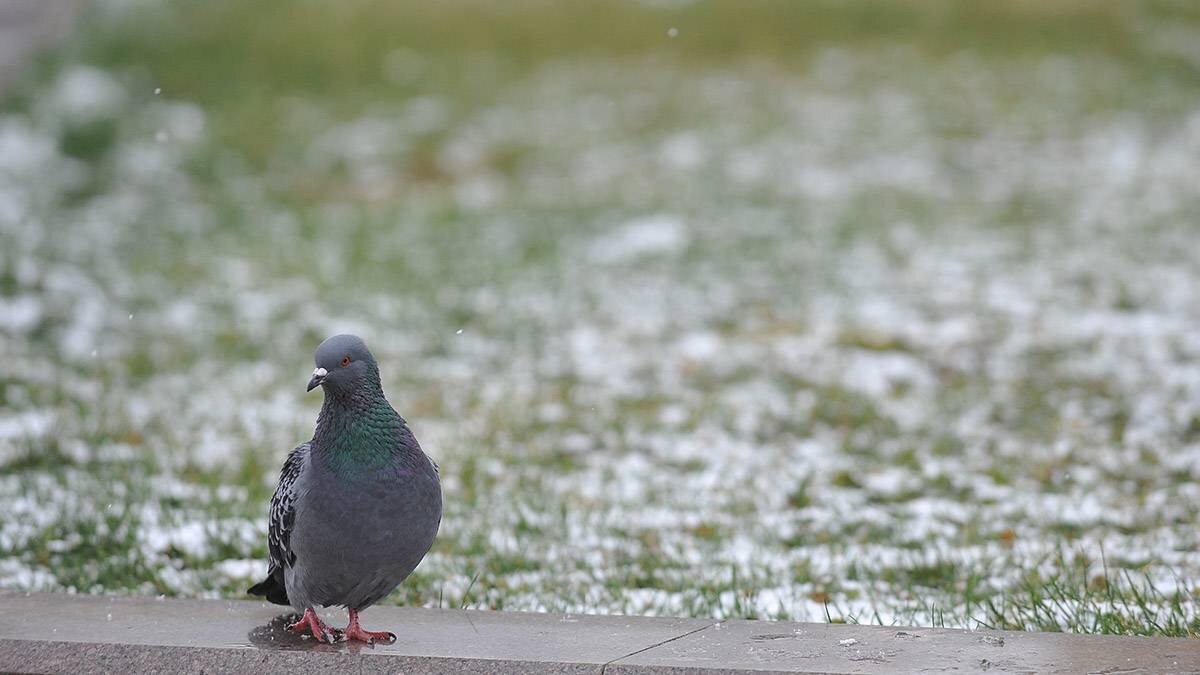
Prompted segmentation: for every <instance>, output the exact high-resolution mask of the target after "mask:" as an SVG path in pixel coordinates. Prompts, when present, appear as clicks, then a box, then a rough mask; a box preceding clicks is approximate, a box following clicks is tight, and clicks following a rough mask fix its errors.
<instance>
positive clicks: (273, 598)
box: [246, 574, 292, 605]
mask: <svg viewBox="0 0 1200 675" xmlns="http://www.w3.org/2000/svg"><path fill="white" fill-rule="evenodd" d="M280 576H282V575H276V574H271V575H269V576H268V577H267V578H266V579H263V580H262V581H260V582H258V583H257V584H254V585H253V586H251V587H250V588H249V589H248V590H247V591H246V592H247V593H249V594H250V595H262V596H266V598H267V601H268V602H273V603H275V604H276V605H290V604H292V603H290V602H288V596H287V588H285V587H284V585H283V583H282V582H281V580H280V579H279V578H278V577H280Z"/></svg>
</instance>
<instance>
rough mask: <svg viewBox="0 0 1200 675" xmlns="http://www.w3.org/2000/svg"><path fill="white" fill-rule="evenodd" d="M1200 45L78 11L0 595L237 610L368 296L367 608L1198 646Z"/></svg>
mask: <svg viewBox="0 0 1200 675" xmlns="http://www.w3.org/2000/svg"><path fill="white" fill-rule="evenodd" d="M465 17H470V19H469V20H467V19H466V18H465ZM672 29H673V30H674V32H673V33H672V32H671V31H672ZM1197 33H1200V17H1198V16H1197V15H1196V11H1195V10H1194V9H1193V8H1192V6H1191V5H1189V4H1186V3H1168V2H1161V3H1160V2H1140V3H1132V2H1130V3H1124V2H1116V3H1105V4H1097V3H1085V2H1062V3H1055V4H1054V5H1045V4H1044V3H1031V2H1019V1H1015V0H1014V1H1006V2H995V3H988V4H986V5H982V4H964V3H956V2H921V3H901V2H894V1H886V0H878V1H873V2H864V3H855V4H852V5H847V4H845V3H832V2H809V3H781V2H766V1H754V2H747V3H736V4H734V3H711V2H695V3H685V4H666V5H663V4H659V3H635V2H615V1H614V2H603V3H589V4H575V5H561V4H557V3H547V2H535V1H527V2H526V1H523V2H519V3H507V4H503V5H497V4H494V3H476V2H463V3H458V4H454V5H417V4H399V5H398V4H395V3H384V2H374V1H370V0H357V1H355V2H349V3H342V4H341V5H339V6H338V7H337V8H334V7H332V6H328V5H326V4H324V3H318V2H309V3H300V4H295V3H288V4H286V5H285V4H283V3H234V2H227V1H224V0H222V1H218V2H204V3H199V2H196V3H173V4H170V5H165V6H159V5H151V4H144V3H105V2H100V3H96V4H95V5H94V6H93V7H92V8H91V9H90V11H89V13H88V15H87V16H86V17H85V19H84V20H83V22H81V24H80V26H79V28H78V30H77V32H76V34H75V35H74V36H73V37H72V39H71V40H69V41H67V43H65V44H64V45H61V46H59V47H57V48H55V49H54V50H52V51H50V52H48V53H46V54H45V55H43V57H42V58H41V59H40V60H39V62H38V63H37V65H36V67H35V68H34V69H32V70H31V71H30V72H29V73H28V75H27V77H26V78H25V79H24V80H23V81H22V82H21V83H19V85H18V86H17V87H16V88H15V89H13V90H11V91H10V92H7V94H6V98H5V99H4V101H3V103H2V108H0V316H2V317H3V321H2V322H0V332H3V336H4V340H5V345H6V354H5V358H4V362H5V363H4V367H3V369H2V370H0V406H2V410H3V412H2V413H0V466H2V467H3V472H2V473H0V508H3V509H4V511H5V513H7V514H9V516H8V517H7V518H6V519H5V521H4V522H3V523H0V551H3V553H0V586H2V587H5V588H13V589H75V590H77V591H81V592H116V593H139V594H156V595H157V594H167V595H188V596H211V597H241V595H242V590H243V589H244V588H245V587H246V585H247V584H248V583H249V582H250V581H251V580H252V579H253V577H254V576H256V575H258V574H261V573H262V571H263V568H264V564H265V563H264V562H263V560H264V558H265V545H264V542H265V532H264V530H265V512H266V503H267V499H268V498H269V496H270V493H271V491H272V489H273V488H274V481H275V477H276V472H277V469H278V466H279V465H280V464H281V462H282V458H283V457H284V455H285V453H286V452H287V450H288V449H290V448H291V447H292V446H294V445H295V444H296V443H297V442H299V441H301V440H303V439H305V438H308V436H309V434H310V433H311V425H312V421H313V418H314V416H315V410H316V407H317V401H316V399H315V398H314V397H315V396H316V395H315V394H314V395H313V396H312V397H305V396H304V392H303V390H302V387H303V385H304V382H305V381H306V379H307V377H306V376H307V373H308V371H309V370H311V365H310V359H311V350H312V348H313V347H314V346H315V345H316V344H317V343H318V342H319V341H320V340H321V339H322V338H323V337H325V336H327V335H329V334H332V333H334V332H337V331H354V332H357V333H360V334H362V335H363V336H364V337H365V338H366V339H367V340H368V341H369V343H370V344H371V345H372V347H373V349H374V351H375V353H376V355H377V356H379V357H380V360H381V361H382V363H383V364H384V378H385V388H386V390H387V391H388V393H389V395H390V397H391V400H392V401H393V403H394V404H395V405H396V407H397V408H398V409H399V410H400V411H401V412H402V413H403V414H405V415H406V416H407V417H408V418H409V420H410V421H411V422H412V424H413V426H414V428H415V429H416V432H417V435H418V437H419V438H420V439H421V441H422V443H423V444H424V446H425V447H426V449H427V450H428V451H429V452H430V454H432V455H433V456H434V457H435V459H437V460H438V461H439V463H440V464H441V466H442V474H443V478H444V482H445V484H444V489H445V493H446V505H447V511H446V515H445V519H444V523H443V528H442V532H441V534H440V537H439V540H438V543H437V544H436V545H435V548H434V550H433V551H432V553H431V555H430V556H429V558H428V559H427V560H426V561H425V562H424V563H423V564H422V566H421V567H420V568H419V569H418V570H417V572H416V573H415V574H414V575H413V576H412V577H411V578H410V579H409V580H408V581H407V582H406V583H405V584H404V585H403V586H402V587H401V588H400V589H398V590H397V591H396V592H395V594H393V596H391V598H390V599H389V602H396V603H405V604H421V605H429V606H444V607H462V606H468V607H487V608H494V609H521V610H541V611H554V612H623V613H636V614H660V615H691V616H707V617H734V616H738V617H756V618H768V619H785V618H786V619H799V620H819V621H825V620H828V621H841V622H863V623H882V624H897V625H901V624H910V623H921V624H926V625H945V626H964V627H971V628H974V627H979V626H988V627H996V628H1013V629H1021V630H1064V631H1077V632H1107V633H1120V634H1155V635H1177V636H1194V635H1196V634H1197V632H1198V631H1200V624H1198V623H1197V616H1198V615H1200V613H1198V612H1197V607H1198V603H1200V596H1198V595H1197V592H1198V591H1197V589H1198V588H1200V587H1198V586H1197V579H1198V578H1200V559H1198V558H1197V557H1196V556H1197V551H1198V550H1200V539H1198V537H1200V535H1198V534H1197V532H1198V531H1200V530H1198V529H1197V528H1196V523H1197V518H1198V515H1200V514H1198V511H1200V507H1197V506H1196V505H1197V504H1200V499H1197V496H1198V495H1197V490H1198V488H1197V485H1198V482H1197V473H1196V469H1195V467H1196V457H1197V451H1200V446H1198V445H1197V443H1198V440H1200V433H1198V432H1197V428H1200V427H1198V424H1197V421H1196V420H1198V419H1200V395H1198V393H1197V391H1196V388H1195V386H1194V382H1196V381H1197V378H1200V371H1198V369H1200V349H1198V348H1197V346H1196V342H1195V339H1194V336H1193V335H1192V334H1193V333H1194V329H1193V328H1194V327H1193V326H1192V323H1193V322H1191V308H1192V307H1195V306H1197V303H1198V302H1200V298H1197V297H1196V290H1195V289H1197V288H1200V279H1198V278H1197V272H1196V270H1197V269H1200V260H1197V253H1196V248H1195V247H1194V246H1192V245H1191V244H1192V242H1193V241H1194V239H1195V234H1196V222H1195V216H1194V214H1195V213H1197V207H1200V200H1198V199H1197V195H1196V192H1195V190H1194V186H1193V185H1192V181H1191V180H1190V177H1191V176H1194V175H1196V173H1197V171H1198V170H1200V166H1197V165H1196V157H1197V156H1200V155H1197V153H1196V152H1195V151H1194V150H1195V147H1196V143H1197V142H1198V141H1197V131H1196V129H1197V127H1196V121H1195V112H1194V101H1195V97H1196V95H1197V93H1200V78H1198V77H1196V75H1197V70H1198V69H1200V64H1198V62H1197V61H1196V59H1195V52H1194V50H1193V49H1191V48H1190V45H1191V44H1195V42H1196V40H1195V38H1197V37H1198V36H1197Z"/></svg>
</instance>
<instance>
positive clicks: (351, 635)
mask: <svg viewBox="0 0 1200 675" xmlns="http://www.w3.org/2000/svg"><path fill="white" fill-rule="evenodd" d="M349 640H358V641H360V642H365V643H367V644H369V645H373V644H375V643H376V642H386V643H388V644H391V643H393V642H395V641H396V634H395V633H389V632H388V631H386V630H379V631H372V630H364V629H363V627H362V626H360V625H358V610H357V609H352V610H350V625H348V626H346V630H344V631H342V633H341V635H339V636H338V641H339V642H347V641H349Z"/></svg>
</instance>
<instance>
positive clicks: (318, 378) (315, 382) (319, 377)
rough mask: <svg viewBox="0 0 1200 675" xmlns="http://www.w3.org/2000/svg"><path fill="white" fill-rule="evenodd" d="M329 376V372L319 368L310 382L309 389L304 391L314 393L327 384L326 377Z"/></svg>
mask: <svg viewBox="0 0 1200 675" xmlns="http://www.w3.org/2000/svg"><path fill="white" fill-rule="evenodd" d="M328 374H329V373H328V371H326V370H325V369H324V368H317V369H316V370H314V371H313V376H312V379H311V380H309V381H308V389H305V390H304V391H312V390H313V389H316V388H317V387H319V386H321V385H322V384H325V376H326V375H328Z"/></svg>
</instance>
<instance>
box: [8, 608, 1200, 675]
mask: <svg viewBox="0 0 1200 675" xmlns="http://www.w3.org/2000/svg"><path fill="white" fill-rule="evenodd" d="M0 613H2V615H3V616H4V617H5V620H4V621H3V622H0V671H4V672H63V671H83V670H86V671H91V672H96V671H99V672H197V671H221V672H251V671H252V672H255V673H259V674H265V673H273V672H296V671H302V672H325V671H339V672H340V671H343V670H346V669H355V670H358V671H360V672H410V673H433V672H472V673H498V672H517V673H522V672H529V673H534V672H537V673H542V672H561V673H572V672H579V673H582V672H588V673H597V672H604V673H613V674H615V673H628V674H633V673H639V674H645V673H731V672H787V673H905V672H914V673H915V672H993V673H1200V640H1185V639H1171V638H1134V637H1115V636H1087V635H1061V634H1051V633H1012V632H991V631H959V630H942V629H929V628H882V627H870V626H846V625H828V624H801V623H774V622H763V621H728V622H720V623H714V622H712V621H708V620H702V619H667V618H645V617H620V616H572V615H561V614H528V613H519V612H486V611H472V610H468V611H460V610H433V609H415V608H403V607H376V608H372V609H370V610H368V611H366V612H365V613H364V614H363V622H364V624H365V626H366V627H367V628H369V629H374V630H390V631H392V632H394V633H396V635H397V636H398V639H397V641H396V642H395V643H393V644H390V645H375V646H369V645H364V644H361V643H350V644H335V645H327V644H321V643H317V642H316V641H314V640H312V639H311V638H307V639H306V638H302V637H299V636H296V635H294V634H292V633H290V632H288V631H287V630H286V625H287V623H288V622H290V621H292V620H294V619H295V616H294V615H293V614H292V613H291V612H290V611H289V610H288V609H287V608H283V607H279V606H276V605H270V604H266V603H262V602H254V601H241V600H236V601H223V600H175V599H172V600H156V599H153V598H109V597H102V596H86V595H60V594H32V595H25V594H0ZM321 615H322V618H324V619H325V620H326V621H328V622H329V623H331V625H334V626H338V627H341V626H344V625H345V623H346V615H345V612H343V611H337V610H328V611H324V612H322V613H321Z"/></svg>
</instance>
